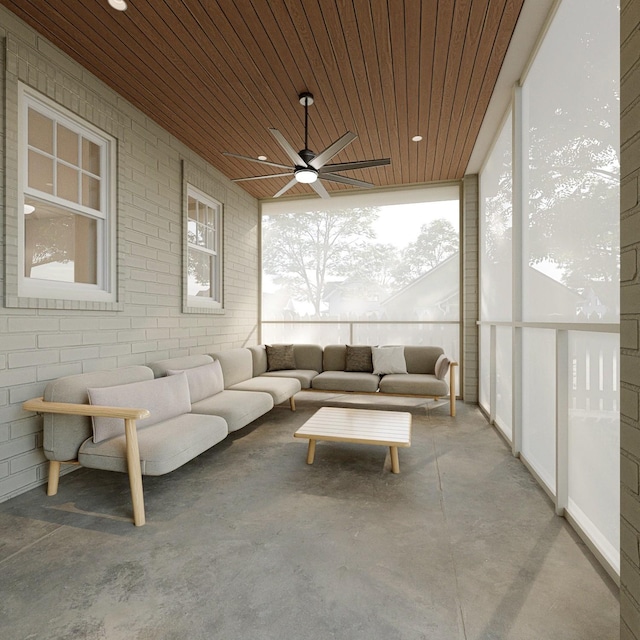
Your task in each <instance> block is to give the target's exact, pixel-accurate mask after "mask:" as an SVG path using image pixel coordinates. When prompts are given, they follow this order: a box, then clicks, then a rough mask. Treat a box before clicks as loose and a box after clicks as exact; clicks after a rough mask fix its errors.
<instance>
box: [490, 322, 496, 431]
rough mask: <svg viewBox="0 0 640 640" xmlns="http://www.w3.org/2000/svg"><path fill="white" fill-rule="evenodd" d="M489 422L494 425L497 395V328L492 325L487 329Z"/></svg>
mask: <svg viewBox="0 0 640 640" xmlns="http://www.w3.org/2000/svg"><path fill="white" fill-rule="evenodd" d="M489 331H490V333H489V422H490V423H491V424H495V421H496V402H497V400H498V393H497V372H496V360H497V358H496V350H497V342H496V332H497V327H496V325H495V324H492V325H491V327H490V329H489Z"/></svg>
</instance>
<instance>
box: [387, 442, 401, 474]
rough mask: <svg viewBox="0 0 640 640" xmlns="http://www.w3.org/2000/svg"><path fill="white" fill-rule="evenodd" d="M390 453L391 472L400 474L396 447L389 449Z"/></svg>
mask: <svg viewBox="0 0 640 640" xmlns="http://www.w3.org/2000/svg"><path fill="white" fill-rule="evenodd" d="M389 451H390V452H391V471H392V472H393V473H400V461H399V460H398V447H389Z"/></svg>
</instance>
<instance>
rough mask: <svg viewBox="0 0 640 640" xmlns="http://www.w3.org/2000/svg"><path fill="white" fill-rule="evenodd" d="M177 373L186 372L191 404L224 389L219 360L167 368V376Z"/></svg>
mask: <svg viewBox="0 0 640 640" xmlns="http://www.w3.org/2000/svg"><path fill="white" fill-rule="evenodd" d="M179 373H186V374H187V382H188V383H189V394H190V396H191V404H195V403H196V402H200V400H204V399H205V398H210V397H211V396H215V395H216V393H220V392H221V391H223V390H224V377H223V375H222V367H221V366H220V361H219V360H214V361H213V362H211V363H210V364H203V365H201V366H199V367H191V369H169V370H168V371H167V375H168V376H175V375H177V374H179Z"/></svg>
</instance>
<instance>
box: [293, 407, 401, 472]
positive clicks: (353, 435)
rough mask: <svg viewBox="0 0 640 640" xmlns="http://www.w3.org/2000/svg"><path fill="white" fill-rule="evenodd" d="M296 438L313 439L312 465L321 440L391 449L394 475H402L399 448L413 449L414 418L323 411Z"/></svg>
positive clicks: (332, 409) (309, 460)
mask: <svg viewBox="0 0 640 640" xmlns="http://www.w3.org/2000/svg"><path fill="white" fill-rule="evenodd" d="M293 435H294V436H295V437H296V438H308V439H309V451H308V454H307V463H308V464H312V463H313V460H314V456H315V444H316V441H317V440H325V441H328V442H355V443H360V444H373V445H382V446H385V447H389V449H390V452H391V461H392V471H393V472H394V473H399V471H400V467H399V463H398V447H410V446H411V414H410V413H408V412H405V411H375V410H370V409H348V408H343V407H322V408H321V409H319V410H318V411H317V412H316V413H315V414H314V415H313V416H311V418H309V420H307V422H305V423H304V424H303V425H302V426H301V427H300V428H299V429H298V430H297V431H296V432H295V433H294V434H293Z"/></svg>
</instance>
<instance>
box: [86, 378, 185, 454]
mask: <svg viewBox="0 0 640 640" xmlns="http://www.w3.org/2000/svg"><path fill="white" fill-rule="evenodd" d="M87 393H88V395H89V402H90V403H91V404H97V405H102V406H104V407H129V408H131V409H148V410H149V412H150V413H151V415H150V416H149V417H148V418H143V419H142V420H138V421H137V422H136V425H137V426H138V428H140V427H148V426H151V425H152V424H156V423H157V422H162V421H163V420H168V419H169V418H175V417H176V416H179V415H182V414H183V413H189V411H191V402H190V401H189V384H188V383H187V376H186V375H185V374H180V375H176V376H170V377H165V378H155V379H154V380H144V381H142V382H131V383H129V384H120V385H116V386H115V387H98V388H95V389H87ZM123 433H124V420H122V418H103V417H100V416H94V417H93V441H94V442H102V440H107V439H108V438H113V437H114V436H120V435H122V434H123Z"/></svg>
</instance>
